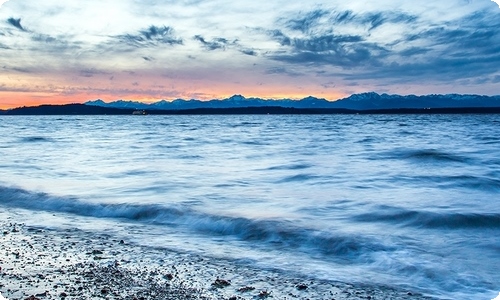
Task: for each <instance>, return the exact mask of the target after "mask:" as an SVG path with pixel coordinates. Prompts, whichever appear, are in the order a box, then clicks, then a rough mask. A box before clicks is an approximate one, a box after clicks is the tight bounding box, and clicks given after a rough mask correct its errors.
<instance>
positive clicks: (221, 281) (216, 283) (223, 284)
mask: <svg viewBox="0 0 500 300" xmlns="http://www.w3.org/2000/svg"><path fill="white" fill-rule="evenodd" d="M229 285H231V283H230V282H229V281H228V280H225V279H220V278H217V279H216V280H215V281H214V282H213V283H212V286H213V287H216V288H224V287H226V286H229Z"/></svg>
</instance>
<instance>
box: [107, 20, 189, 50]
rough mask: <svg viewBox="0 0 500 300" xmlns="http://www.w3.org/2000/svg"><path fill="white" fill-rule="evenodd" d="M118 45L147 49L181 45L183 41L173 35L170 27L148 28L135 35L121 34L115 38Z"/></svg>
mask: <svg viewBox="0 0 500 300" xmlns="http://www.w3.org/2000/svg"><path fill="white" fill-rule="evenodd" d="M114 38H116V39H118V41H119V42H120V43H124V44H127V45H129V46H132V47H134V48H147V47H155V46H159V45H169V46H173V45H182V44H183V40H182V39H181V38H179V37H176V36H175V35H174V29H173V28H172V27H168V26H163V27H157V26H154V25H152V26H150V27H149V28H147V29H144V30H140V31H139V32H138V33H137V34H123V35H118V36H115V37H114Z"/></svg>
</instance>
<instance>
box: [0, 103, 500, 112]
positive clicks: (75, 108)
mask: <svg viewBox="0 0 500 300" xmlns="http://www.w3.org/2000/svg"><path fill="white" fill-rule="evenodd" d="M134 111H137V110H136V109H126V108H123V109H122V108H111V107H101V106H92V105H85V104H64V105H40V106H31V107H19V108H14V109H9V110H0V115H132V114H133V113H134ZM145 112H146V114H147V115H266V114H271V115H288V114H290V115H322V114H324V115H332V114H351V115H352V114H386V115H388V114H500V107H449V108H446V107H443V108H394V109H367V110H352V109H340V108H292V107H279V106H261V107H231V108H194V109H182V110H153V109H150V110H145Z"/></svg>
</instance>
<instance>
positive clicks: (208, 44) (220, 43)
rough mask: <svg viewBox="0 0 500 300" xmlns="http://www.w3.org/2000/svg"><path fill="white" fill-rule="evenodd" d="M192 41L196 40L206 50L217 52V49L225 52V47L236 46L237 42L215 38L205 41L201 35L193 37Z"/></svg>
mask: <svg viewBox="0 0 500 300" xmlns="http://www.w3.org/2000/svg"><path fill="white" fill-rule="evenodd" d="M193 39H195V40H197V41H198V42H200V43H201V44H202V45H203V48H205V49H207V50H210V51H212V50H217V49H222V50H225V49H226V47H227V46H231V45H237V44H238V41H236V40H234V41H229V40H228V39H225V38H221V37H217V38H213V39H212V40H210V41H207V40H206V39H205V38H204V37H203V36H201V35H195V36H194V37H193Z"/></svg>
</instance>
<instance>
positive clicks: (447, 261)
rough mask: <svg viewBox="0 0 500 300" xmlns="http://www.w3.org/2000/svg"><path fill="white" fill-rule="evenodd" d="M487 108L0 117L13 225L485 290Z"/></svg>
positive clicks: (489, 229) (493, 186)
mask: <svg viewBox="0 0 500 300" xmlns="http://www.w3.org/2000/svg"><path fill="white" fill-rule="evenodd" d="M499 129H500V115H319V116H317V115H316V116H308V115H293V116H292V115H263V116H262V115H259V116H252V115H242V116H236V115H234V116H231V115H229V116H152V115H150V116H4V117H1V118H0V174H1V175H0V209H1V210H4V211H9V212H12V213H13V214H14V215H15V216H17V218H19V219H20V220H21V221H23V222H26V223H28V224H34V225H41V226H49V227H52V228H67V227H78V228H82V229H85V230H93V231H96V232H106V233H109V234H114V235H116V236H120V237H125V238H128V239H129V240H132V241H134V242H136V243H139V244H142V245H145V246H151V247H165V248H169V249H177V250H179V251H193V252H197V253H201V254H205V255H207V256H212V257H224V258H229V259H234V260H235V263H245V264H248V263H250V264H253V265H257V266H260V267H262V268H276V269H281V270H283V271H291V270H293V271H294V272H295V271H297V272H300V273H303V274H306V275H309V276H315V277H318V278H324V279H331V280H340V281H347V282H352V281H355V282H366V283H377V284H384V285H390V286H401V287H411V288H417V289H419V290H420V291H421V292H424V293H427V294H429V295H433V296H438V297H443V298H454V299H455V298H456V299H459V298H462V299H466V298H470V297H473V298H475V299H491V298H493V297H494V296H496V295H497V294H498V291H499V290H500V272H499V269H498V266H499V265H500V238H499V237H500V197H499V195H500V134H499Z"/></svg>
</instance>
